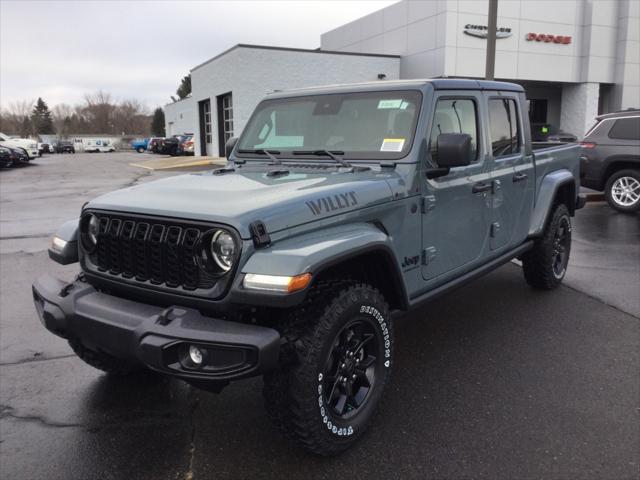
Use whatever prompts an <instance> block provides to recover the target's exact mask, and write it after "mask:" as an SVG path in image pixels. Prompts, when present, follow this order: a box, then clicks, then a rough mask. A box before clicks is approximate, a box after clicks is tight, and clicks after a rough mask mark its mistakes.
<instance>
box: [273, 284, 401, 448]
mask: <svg viewBox="0 0 640 480" xmlns="http://www.w3.org/2000/svg"><path fill="white" fill-rule="evenodd" d="M314 290H315V291H313V292H310V293H309V295H310V297H312V298H313V300H312V301H311V302H310V303H309V304H308V305H306V306H305V307H304V308H303V309H301V310H300V311H299V312H297V313H296V314H295V315H293V321H292V322H291V323H290V326H289V327H285V331H283V332H282V333H283V336H284V337H285V339H287V347H288V348H283V351H284V352H285V353H283V358H282V361H281V366H280V369H279V370H278V371H276V372H274V373H270V374H268V375H265V385H264V392H263V393H264V397H265V406H266V408H267V412H268V413H269V416H270V417H271V418H272V420H273V421H274V423H275V424H276V425H277V426H278V427H279V428H280V429H281V430H282V431H283V432H284V433H285V434H287V435H288V436H290V437H292V438H293V439H294V440H296V441H297V442H299V443H300V444H301V445H302V446H303V447H304V448H305V449H307V450H308V451H310V452H313V453H316V454H319V455H334V454H336V453H339V452H341V451H343V450H345V449H347V448H348V447H349V446H351V445H352V444H353V443H354V442H355V441H356V439H357V438H358V437H360V435H362V434H363V433H364V432H365V430H366V429H367V427H368V425H369V423H370V422H371V420H372V418H373V416H374V413H375V411H376V408H377V406H378V404H379V402H380V399H381V398H382V394H383V392H384V389H385V386H386V384H387V383H388V382H389V379H390V375H391V363H392V352H393V330H392V326H391V321H390V318H389V308H388V306H387V303H386V302H385V299H384V297H383V296H382V295H381V294H380V293H379V292H378V291H377V290H376V289H375V288H373V287H370V286H368V285H364V284H351V285H349V284H346V287H345V284H343V285H342V288H340V287H338V288H336V287H334V288H331V287H330V286H324V287H322V286H318V287H316V288H315V289H314Z"/></svg>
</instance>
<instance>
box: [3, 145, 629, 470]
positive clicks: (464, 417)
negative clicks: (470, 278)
mask: <svg viewBox="0 0 640 480" xmlns="http://www.w3.org/2000/svg"><path fill="white" fill-rule="evenodd" d="M141 158H145V159H146V158H148V156H144V157H143V156H141V155H137V154H133V153H115V154H76V155H51V156H45V157H43V158H41V159H38V160H35V161H33V164H32V165H30V166H28V167H25V168H22V169H11V170H3V171H1V172H0V274H1V284H0V477H1V478H6V479H92V478H96V479H112V478H113V479H120V478H127V479H138V478H140V479H181V478H184V479H204V478H207V479H209V478H216V479H225V478H234V479H235V478H263V477H272V478H273V477H276V478H291V479H295V478H319V479H324V478H356V479H357V478H385V479H386V478H434V479H460V478H484V479H513V478H518V479H538V478H540V479H616V480H618V479H637V478H640V358H639V352H640V216H639V215H622V214H618V213H616V212H614V211H613V210H611V209H610V208H609V207H608V206H607V205H606V204H604V203H593V204H588V205H587V206H586V207H585V208H584V209H583V210H581V211H580V212H578V215H577V217H576V218H575V219H574V230H573V235H574V240H573V245H572V258H571V263H570V266H569V272H568V275H567V278H566V280H565V284H564V285H563V286H562V287H560V288H559V289H557V290H555V291H553V292H537V291H534V290H532V289H530V288H529V287H528V286H527V284H526V283H525V282H524V280H523V278H522V272H521V270H520V267H519V266H518V265H516V264H513V263H510V264H507V265H505V266H504V267H502V268H500V269H499V270H497V271H495V272H494V273H492V274H490V275H488V276H486V277H484V278H482V279H480V280H477V281H475V282H474V283H471V284H469V285H467V286H466V287H463V288H462V289H460V290H457V291H455V292H452V293H450V294H448V295H447V296H444V297H442V298H440V299H439V300H437V301H435V302H433V303H431V304H429V305H426V306H424V307H423V308H421V309H419V310H417V311H414V312H412V313H410V314H407V315H405V316H404V317H402V318H399V319H398V320H397V324H396V336H397V337H396V362H395V367H394V368H395V370H394V378H393V381H392V383H391V385H390V388H389V389H388V391H387V393H386V397H385V400H384V402H383V404H382V406H381V408H380V410H379V413H378V416H377V418H376V419H375V421H374V423H373V425H372V427H371V429H370V430H369V432H368V433H367V434H366V435H365V436H364V437H363V438H362V440H361V441H360V442H358V443H357V444H356V445H355V447H354V448H352V449H351V450H349V451H347V452H346V453H344V454H343V455H341V456H339V457H336V458H329V459H325V458H317V457H314V456H311V455H309V454H306V453H305V452H303V451H302V450H300V449H298V448H297V447H296V446H295V445H292V444H291V443H289V442H288V441H286V440H284V439H283V438H281V436H280V435H279V433H278V432H277V430H276V429H275V427H273V426H272V425H271V424H270V423H269V421H268V419H267V418H266V415H265V413H264V410H263V408H262V399H261V386H262V382H261V379H259V378H257V379H252V380H248V381H245V382H241V383H236V384H232V385H231V386H229V387H228V388H227V389H225V390H224V391H223V392H222V394H220V395H215V394H211V393H206V392H201V391H198V390H195V389H193V388H192V387H190V386H188V385H186V384H184V383H182V382H180V381H177V380H170V379H166V378H163V377H159V376H154V375H142V376H134V377H130V378H127V379H124V380H123V379H112V378H109V377H107V376H106V375H104V374H102V373H101V372H99V371H97V370H94V369H92V368H91V367H89V366H86V365H85V364H84V363H83V362H82V361H80V360H79V359H76V358H75V357H74V356H73V354H72V352H71V349H70V348H69V347H68V346H67V344H66V343H65V341H64V340H62V339H60V338H58V337H55V336H53V335H51V334H49V333H48V332H46V331H45V330H44V328H43V327H42V326H41V324H40V322H39V321H38V318H37V316H36V313H35V310H34V308H33V305H32V301H31V283H32V281H33V280H34V279H35V278H36V277H37V276H38V275H40V274H42V273H51V274H55V275H58V276H60V277H62V278H65V279H71V278H72V276H73V275H74V274H75V273H76V268H77V266H76V265H70V266H65V267H63V266H60V265H58V264H55V263H53V262H52V261H50V260H48V258H47V253H46V248H47V245H48V239H49V236H50V235H51V233H53V232H54V231H55V230H56V228H57V227H58V226H59V225H60V224H61V223H62V222H63V221H65V220H68V219H72V218H75V217H76V216H77V215H78V212H79V210H80V208H81V206H82V204H83V203H84V202H85V201H87V200H89V199H91V198H93V197H95V196H97V195H98V194H100V193H102V192H107V191H110V190H113V189H115V188H120V187H125V186H130V185H134V184H136V183H139V182H147V181H152V180H154V179H157V178H160V177H163V176H167V175H175V174H176V173H177V172H166V171H165V172H162V173H159V172H150V171H148V170H143V169H140V168H138V167H132V166H130V165H129V163H130V162H134V161H137V160H140V159H141Z"/></svg>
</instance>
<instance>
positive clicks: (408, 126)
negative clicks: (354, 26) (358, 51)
mask: <svg viewBox="0 0 640 480" xmlns="http://www.w3.org/2000/svg"><path fill="white" fill-rule="evenodd" d="M421 99H422V94H421V93H420V92H419V91H414V90H410V91H387V92H360V93H342V94H332V95H314V96H308V97H293V98H279V99H272V100H265V101H263V102H262V103H260V104H259V105H258V107H257V108H256V110H255V112H254V113H253V115H252V117H251V119H250V120H249V123H248V124H247V126H246V128H245V129H244V131H243V133H242V136H241V137H240V140H239V141H238V150H237V151H238V153H239V156H243V157H245V156H253V155H251V154H252V153H253V154H260V153H262V155H261V156H264V150H269V151H270V152H271V153H274V151H275V152H277V153H276V155H278V157H281V158H282V157H284V158H293V155H310V156H320V155H318V154H317V152H322V151H330V152H335V153H337V154H339V155H341V156H343V157H344V158H345V159H349V160H358V159H361V160H366V159H398V158H402V157H404V156H405V155H407V153H409V150H410V149H411V144H412V142H413V136H414V133H415V128H416V122H417V119H418V112H419V111H420V101H421ZM324 158H326V156H325V157H324Z"/></svg>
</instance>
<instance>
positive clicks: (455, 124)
mask: <svg viewBox="0 0 640 480" xmlns="http://www.w3.org/2000/svg"><path fill="white" fill-rule="evenodd" d="M477 117H478V115H477V109H476V103H475V102H474V101H473V100H471V99H470V98H446V99H439V100H438V103H437V104H436V111H435V114H434V116H433V126H432V127H431V142H430V145H431V155H432V156H435V154H436V147H437V144H438V143H437V140H438V135H440V134H441V133H466V134H468V135H470V136H471V151H472V158H474V159H476V158H477V152H478V121H477Z"/></svg>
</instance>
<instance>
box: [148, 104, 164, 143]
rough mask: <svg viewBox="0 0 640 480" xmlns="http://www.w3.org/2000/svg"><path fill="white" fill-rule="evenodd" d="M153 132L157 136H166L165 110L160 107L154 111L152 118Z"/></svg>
mask: <svg viewBox="0 0 640 480" xmlns="http://www.w3.org/2000/svg"><path fill="white" fill-rule="evenodd" d="M151 134H152V135H153V136H156V137H164V135H165V133H164V112H163V111H162V109H161V108H160V107H158V108H156V109H155V110H154V111H153V117H152V119H151Z"/></svg>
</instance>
